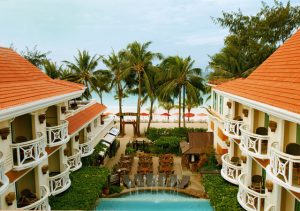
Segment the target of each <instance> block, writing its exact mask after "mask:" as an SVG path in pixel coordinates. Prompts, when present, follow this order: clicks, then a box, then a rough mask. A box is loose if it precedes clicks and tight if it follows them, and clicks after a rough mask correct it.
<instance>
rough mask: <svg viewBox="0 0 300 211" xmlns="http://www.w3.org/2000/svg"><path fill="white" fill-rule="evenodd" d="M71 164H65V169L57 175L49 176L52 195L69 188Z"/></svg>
mask: <svg viewBox="0 0 300 211" xmlns="http://www.w3.org/2000/svg"><path fill="white" fill-rule="evenodd" d="M69 175H70V166H69V165H66V164H65V168H64V171H63V172H61V173H59V174H57V175H55V176H49V186H50V192H51V195H53V196H55V195H57V194H60V193H62V192H64V191H65V190H67V189H68V188H69V187H70V186H71V180H70V177H69Z"/></svg>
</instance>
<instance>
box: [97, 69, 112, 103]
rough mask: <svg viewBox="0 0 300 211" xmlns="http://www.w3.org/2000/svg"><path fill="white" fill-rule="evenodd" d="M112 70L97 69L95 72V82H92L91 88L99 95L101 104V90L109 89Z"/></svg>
mask: <svg viewBox="0 0 300 211" xmlns="http://www.w3.org/2000/svg"><path fill="white" fill-rule="evenodd" d="M112 77H113V75H112V72H111V71H109V70H98V71H96V72H95V79H96V82H95V83H93V90H94V91H95V92H96V93H97V94H98V95H99V98H100V102H101V104H103V92H106V93H108V92H109V91H110V90H111V81H112Z"/></svg>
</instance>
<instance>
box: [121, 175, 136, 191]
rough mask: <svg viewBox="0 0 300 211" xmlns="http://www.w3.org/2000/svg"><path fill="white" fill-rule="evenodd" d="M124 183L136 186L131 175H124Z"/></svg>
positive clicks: (130, 186) (129, 186) (128, 186)
mask: <svg viewBox="0 0 300 211" xmlns="http://www.w3.org/2000/svg"><path fill="white" fill-rule="evenodd" d="M123 184H124V186H125V187H126V188H134V182H132V180H131V179H130V178H129V175H128V174H126V175H123Z"/></svg>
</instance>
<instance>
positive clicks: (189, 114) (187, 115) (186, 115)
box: [184, 113, 195, 118]
mask: <svg viewBox="0 0 300 211" xmlns="http://www.w3.org/2000/svg"><path fill="white" fill-rule="evenodd" d="M184 116H185V117H188V118H190V117H193V116H195V114H193V113H186V114H184Z"/></svg>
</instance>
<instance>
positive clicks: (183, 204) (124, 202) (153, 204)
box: [96, 191, 213, 211]
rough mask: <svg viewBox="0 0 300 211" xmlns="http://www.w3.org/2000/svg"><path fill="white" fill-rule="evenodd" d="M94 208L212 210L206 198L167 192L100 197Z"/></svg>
mask: <svg viewBox="0 0 300 211" xmlns="http://www.w3.org/2000/svg"><path fill="white" fill-rule="evenodd" d="M96 210H101V211H153V210H157V211H160V210H163V211H177V210H178V211H179V210H180V211H194V210H195V211H196V210H197V211H212V210H213V209H212V207H211V206H210V203H209V201H208V200H205V199H197V198H192V197H190V196H187V195H183V194H177V193H169V192H155V191H153V192H152V193H151V192H142V193H134V194H128V195H123V196H121V197H120V198H105V199H101V200H100V202H99V203H98V205H97V206H96Z"/></svg>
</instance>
